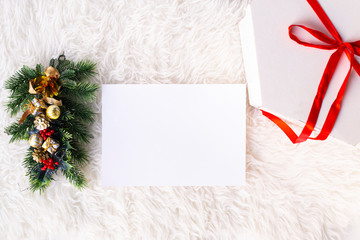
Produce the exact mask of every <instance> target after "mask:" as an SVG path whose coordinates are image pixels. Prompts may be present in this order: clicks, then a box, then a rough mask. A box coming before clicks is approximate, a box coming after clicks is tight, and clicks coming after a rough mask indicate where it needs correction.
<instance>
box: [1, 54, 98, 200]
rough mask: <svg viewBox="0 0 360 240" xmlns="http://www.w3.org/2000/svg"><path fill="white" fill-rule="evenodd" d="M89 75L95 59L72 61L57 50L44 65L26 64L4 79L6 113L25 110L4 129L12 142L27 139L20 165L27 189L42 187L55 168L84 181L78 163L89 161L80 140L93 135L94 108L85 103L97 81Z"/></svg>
mask: <svg viewBox="0 0 360 240" xmlns="http://www.w3.org/2000/svg"><path fill="white" fill-rule="evenodd" d="M93 76H95V64H94V63H92V62H90V61H87V60H82V61H80V62H77V63H74V62H72V61H69V60H66V58H65V56H64V55H60V56H59V58H58V59H51V61H50V64H49V66H48V67H47V68H46V69H44V67H43V66H42V65H41V64H38V65H36V67H35V69H32V68H30V67H27V66H24V67H23V68H21V69H20V70H19V72H17V73H16V74H15V75H13V76H12V77H10V78H9V80H8V81H7V82H6V84H5V88H6V89H8V90H10V98H9V101H8V103H7V109H8V111H9V112H10V114H11V115H12V116H14V115H16V114H18V113H19V112H20V111H24V110H25V111H24V113H23V115H22V117H21V118H20V120H19V121H18V123H17V122H14V123H12V124H11V125H10V126H8V127H7V128H6V129H5V131H6V132H7V133H8V134H9V135H11V136H12V137H11V139H10V142H14V141H18V140H28V141H29V144H30V146H31V147H30V148H29V149H28V153H27V155H26V157H25V159H24V162H23V163H24V164H23V165H24V166H25V167H26V169H27V176H28V177H29V181H30V189H31V190H33V191H35V190H39V191H40V193H41V192H43V191H44V190H45V189H46V188H47V187H48V186H49V184H50V182H51V181H52V180H53V177H54V174H56V173H57V171H58V170H59V171H61V172H62V173H63V175H64V176H65V177H66V178H67V179H68V180H69V181H70V182H71V183H73V184H74V185H75V186H76V187H77V188H79V189H82V188H83V187H85V186H86V179H85V176H84V174H83V173H82V172H81V170H80V167H81V166H82V165H83V164H85V163H87V162H88V158H89V155H88V154H87V152H86V151H85V149H84V143H88V142H89V140H90V138H92V135H91V133H89V130H88V125H89V124H91V123H92V122H93V121H94V115H95V113H94V112H93V111H92V109H91V107H90V106H89V103H90V102H92V101H94V100H95V97H96V91H97V90H98V88H99V87H98V85H97V84H95V83H90V82H89V81H86V80H87V79H89V78H91V77H93Z"/></svg>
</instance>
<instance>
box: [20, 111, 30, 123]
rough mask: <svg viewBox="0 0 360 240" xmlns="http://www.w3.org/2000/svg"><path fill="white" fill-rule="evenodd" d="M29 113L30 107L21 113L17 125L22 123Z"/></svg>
mask: <svg viewBox="0 0 360 240" xmlns="http://www.w3.org/2000/svg"><path fill="white" fill-rule="evenodd" d="M30 114H31V110H30V109H26V111H25V112H24V113H23V115H22V116H21V118H20V120H19V125H20V124H22V123H23V122H24V121H25V119H26V118H27V116H29V115H30Z"/></svg>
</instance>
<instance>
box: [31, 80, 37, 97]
mask: <svg viewBox="0 0 360 240" xmlns="http://www.w3.org/2000/svg"><path fill="white" fill-rule="evenodd" d="M29 93H30V94H38V92H37V91H35V89H34V87H33V85H32V83H31V81H29Z"/></svg>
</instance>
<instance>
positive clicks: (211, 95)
mask: <svg viewBox="0 0 360 240" xmlns="http://www.w3.org/2000/svg"><path fill="white" fill-rule="evenodd" d="M245 131H246V87H245V85H243V84H105V85H102V184H103V185H104V186H226V185H227V186H239V185H243V184H244V183H245V162H246V161H245V154H246V149H245V140H246V136H245V135H246V134H245Z"/></svg>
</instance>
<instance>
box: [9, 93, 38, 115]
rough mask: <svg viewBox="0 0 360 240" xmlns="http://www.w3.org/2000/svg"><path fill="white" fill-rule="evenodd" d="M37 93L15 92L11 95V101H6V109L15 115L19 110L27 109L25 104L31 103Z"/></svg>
mask: <svg viewBox="0 0 360 240" xmlns="http://www.w3.org/2000/svg"><path fill="white" fill-rule="evenodd" d="M34 97H36V95H31V94H29V93H28V92H24V93H20V92H19V93H13V94H12V95H11V96H10V97H9V99H10V100H9V101H8V102H7V103H6V109H7V111H8V112H10V115H11V116H12V117H13V116H15V115H16V114H17V113H18V112H21V111H24V110H25V105H26V104H28V103H29V101H31V100H32V99H33V98H34Z"/></svg>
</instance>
